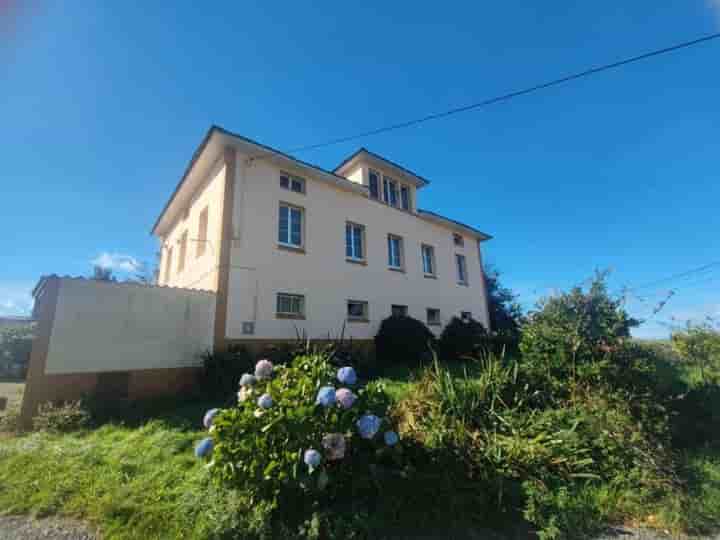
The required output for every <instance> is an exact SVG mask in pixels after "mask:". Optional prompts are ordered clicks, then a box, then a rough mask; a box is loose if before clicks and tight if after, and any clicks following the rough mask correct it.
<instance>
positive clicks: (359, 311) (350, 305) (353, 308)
mask: <svg viewBox="0 0 720 540" xmlns="http://www.w3.org/2000/svg"><path fill="white" fill-rule="evenodd" d="M347 318H348V321H368V319H369V317H368V303H367V302H364V301H361V300H348V301H347Z"/></svg>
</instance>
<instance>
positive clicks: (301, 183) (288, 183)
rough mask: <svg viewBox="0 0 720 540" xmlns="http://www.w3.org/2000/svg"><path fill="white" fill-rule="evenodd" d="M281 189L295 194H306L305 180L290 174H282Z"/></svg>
mask: <svg viewBox="0 0 720 540" xmlns="http://www.w3.org/2000/svg"><path fill="white" fill-rule="evenodd" d="M280 187H281V188H283V189H288V190H290V191H294V192H295V193H305V179H304V178H300V177H299V176H293V175H292V174H288V173H280Z"/></svg>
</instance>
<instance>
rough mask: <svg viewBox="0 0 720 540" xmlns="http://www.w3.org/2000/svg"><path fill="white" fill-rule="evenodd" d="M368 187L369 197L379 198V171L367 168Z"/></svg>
mask: <svg viewBox="0 0 720 540" xmlns="http://www.w3.org/2000/svg"><path fill="white" fill-rule="evenodd" d="M368 189H369V190H370V197H371V198H373V199H379V198H380V173H378V172H375V171H373V170H372V169H369V170H368Z"/></svg>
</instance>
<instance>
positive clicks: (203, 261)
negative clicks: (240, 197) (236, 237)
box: [158, 156, 225, 291]
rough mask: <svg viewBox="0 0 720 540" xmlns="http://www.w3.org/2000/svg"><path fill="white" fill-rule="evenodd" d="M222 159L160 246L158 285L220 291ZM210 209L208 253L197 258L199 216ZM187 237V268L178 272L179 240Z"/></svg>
mask: <svg viewBox="0 0 720 540" xmlns="http://www.w3.org/2000/svg"><path fill="white" fill-rule="evenodd" d="M221 158H222V156H221V157H220V158H218V160H217V161H216V162H215V164H214V165H213V167H212V169H211V170H210V173H209V174H208V175H207V177H206V178H205V180H204V181H203V183H202V184H201V186H200V187H199V188H198V189H197V191H196V192H195V193H194V194H193V196H192V198H191V201H190V203H189V205H188V211H187V214H185V213H182V214H181V215H180V216H179V217H178V219H177V221H176V223H175V225H174V226H173V228H172V229H171V231H170V232H169V233H168V235H167V236H166V237H165V239H164V241H163V242H161V247H160V275H159V280H158V283H160V284H161V285H169V286H172V287H187V288H191V289H203V290H207V291H216V290H217V265H218V260H219V250H220V232H221V230H222V223H221V221H222V220H221V218H222V202H223V197H224V191H225V189H224V188H225V183H224V179H225V166H224V164H223V162H222V159H221ZM205 208H207V209H208V230H207V240H208V241H207V242H205V253H203V254H202V255H200V256H199V257H198V256H197V249H198V243H199V242H197V241H196V240H198V226H199V223H200V214H201V212H202V211H203V210H204V209H205ZM185 231H187V233H188V243H187V251H186V255H185V267H184V269H183V270H182V272H179V271H178V261H179V260H180V242H179V241H180V238H181V236H182V234H183V232H185ZM170 246H172V248H173V249H172V261H171V265H172V267H171V269H170V279H169V280H166V279H165V276H166V270H167V266H168V253H169V248H170Z"/></svg>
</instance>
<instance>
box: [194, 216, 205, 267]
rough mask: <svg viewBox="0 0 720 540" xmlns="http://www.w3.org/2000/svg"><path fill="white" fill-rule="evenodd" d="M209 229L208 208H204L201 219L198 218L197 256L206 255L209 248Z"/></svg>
mask: <svg viewBox="0 0 720 540" xmlns="http://www.w3.org/2000/svg"><path fill="white" fill-rule="evenodd" d="M207 230H208V208H207V206H206V207H205V208H203V211H202V212H200V219H199V220H198V237H197V250H196V252H195V256H196V257H201V256H203V255H205V250H206V248H207Z"/></svg>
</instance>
